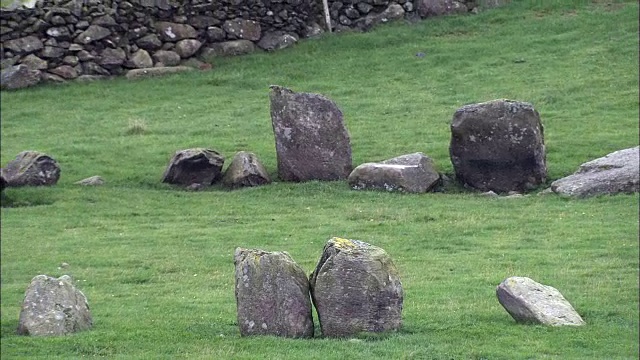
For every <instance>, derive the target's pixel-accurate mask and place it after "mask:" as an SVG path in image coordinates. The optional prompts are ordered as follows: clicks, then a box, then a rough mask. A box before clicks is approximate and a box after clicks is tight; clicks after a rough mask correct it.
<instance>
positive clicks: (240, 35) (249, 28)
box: [222, 18, 262, 41]
mask: <svg viewBox="0 0 640 360" xmlns="http://www.w3.org/2000/svg"><path fill="white" fill-rule="evenodd" d="M222 29H223V30H224V31H225V32H226V33H227V36H229V38H230V39H245V40H251V41H258V40H260V37H261V35H262V29H261V28H260V23H259V22H257V21H254V20H245V19H240V18H236V19H233V20H227V21H225V22H224V24H223V25H222Z"/></svg>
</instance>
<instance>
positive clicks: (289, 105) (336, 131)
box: [270, 85, 352, 181]
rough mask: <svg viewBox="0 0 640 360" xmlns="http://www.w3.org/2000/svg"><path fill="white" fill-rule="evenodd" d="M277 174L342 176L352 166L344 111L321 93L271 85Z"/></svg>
mask: <svg viewBox="0 0 640 360" xmlns="http://www.w3.org/2000/svg"><path fill="white" fill-rule="evenodd" d="M270 98H271V122H272V125H273V133H274V135H275V141H276V155H277V160H278V176H279V177H280V179H282V180H284V181H307V180H340V179H345V178H347V176H349V173H350V172H351V170H352V163H351V143H350V138H349V133H348V131H347V129H346V127H345V125H344V120H343V118H342V112H341V111H340V109H339V108H338V106H337V105H336V104H335V103H334V102H333V101H331V100H329V99H327V98H326V97H324V96H322V95H319V94H308V93H295V92H293V91H291V90H289V89H287V88H283V87H280V86H275V85H274V86H271V93H270Z"/></svg>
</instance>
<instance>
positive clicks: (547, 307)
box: [496, 276, 585, 326]
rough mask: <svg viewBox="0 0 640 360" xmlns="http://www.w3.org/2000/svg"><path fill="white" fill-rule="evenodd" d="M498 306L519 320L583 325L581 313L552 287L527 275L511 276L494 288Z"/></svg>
mask: <svg viewBox="0 0 640 360" xmlns="http://www.w3.org/2000/svg"><path fill="white" fill-rule="evenodd" d="M496 295H497V297H498V301H499V302H500V305H502V306H503V307H504V308H505V310H507V312H508V313H509V314H510V315H511V316H512V317H513V318H514V319H515V320H516V321H517V322H519V323H533V324H543V325H551V326H561V325H584V324H585V322H584V321H583V320H582V318H581V317H580V315H578V313H577V312H576V311H575V310H574V309H573V306H571V304H570V303H569V302H568V301H567V300H566V299H565V298H564V297H563V296H562V294H561V293H560V292H559V291H558V290H556V289H555V288H553V287H551V286H546V285H542V284H540V283H537V282H535V281H533V280H531V279H530V278H527V277H518V276H514V277H510V278H508V279H506V280H504V281H503V282H502V283H500V285H498V287H497V288H496Z"/></svg>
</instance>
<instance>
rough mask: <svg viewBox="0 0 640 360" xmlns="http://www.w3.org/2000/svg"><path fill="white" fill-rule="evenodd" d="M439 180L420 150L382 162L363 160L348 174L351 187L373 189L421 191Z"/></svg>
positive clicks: (431, 165)
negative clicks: (364, 161)
mask: <svg viewBox="0 0 640 360" xmlns="http://www.w3.org/2000/svg"><path fill="white" fill-rule="evenodd" d="M439 180H440V174H438V172H437V171H436V170H435V168H434V166H433V162H432V161H431V159H430V158H429V157H427V156H426V155H425V154H423V153H421V152H417V153H413V154H407V155H402V156H398V157H395V158H392V159H389V160H385V161H383V162H381V163H364V164H361V165H359V166H357V167H356V168H355V169H353V171H352V172H351V174H350V175H349V178H348V181H349V185H350V186H351V188H352V189H354V190H363V189H372V190H386V191H401V192H408V193H424V192H427V191H429V190H430V189H432V188H433V187H434V186H435V185H436V184H437V183H438V181H439Z"/></svg>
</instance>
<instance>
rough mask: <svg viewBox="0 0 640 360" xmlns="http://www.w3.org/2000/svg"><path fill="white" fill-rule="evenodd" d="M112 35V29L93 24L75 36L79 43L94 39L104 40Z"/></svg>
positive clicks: (87, 42) (88, 42)
mask: <svg viewBox="0 0 640 360" xmlns="http://www.w3.org/2000/svg"><path fill="white" fill-rule="evenodd" d="M109 35H111V30H109V29H107V28H104V27H102V26H98V25H91V26H89V27H88V28H87V30H85V31H83V32H82V33H80V35H78V36H77V37H76V38H75V42H76V43H78V44H85V45H86V44H90V43H92V42H94V41H98V40H102V39H104V38H106V37H107V36H109Z"/></svg>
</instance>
